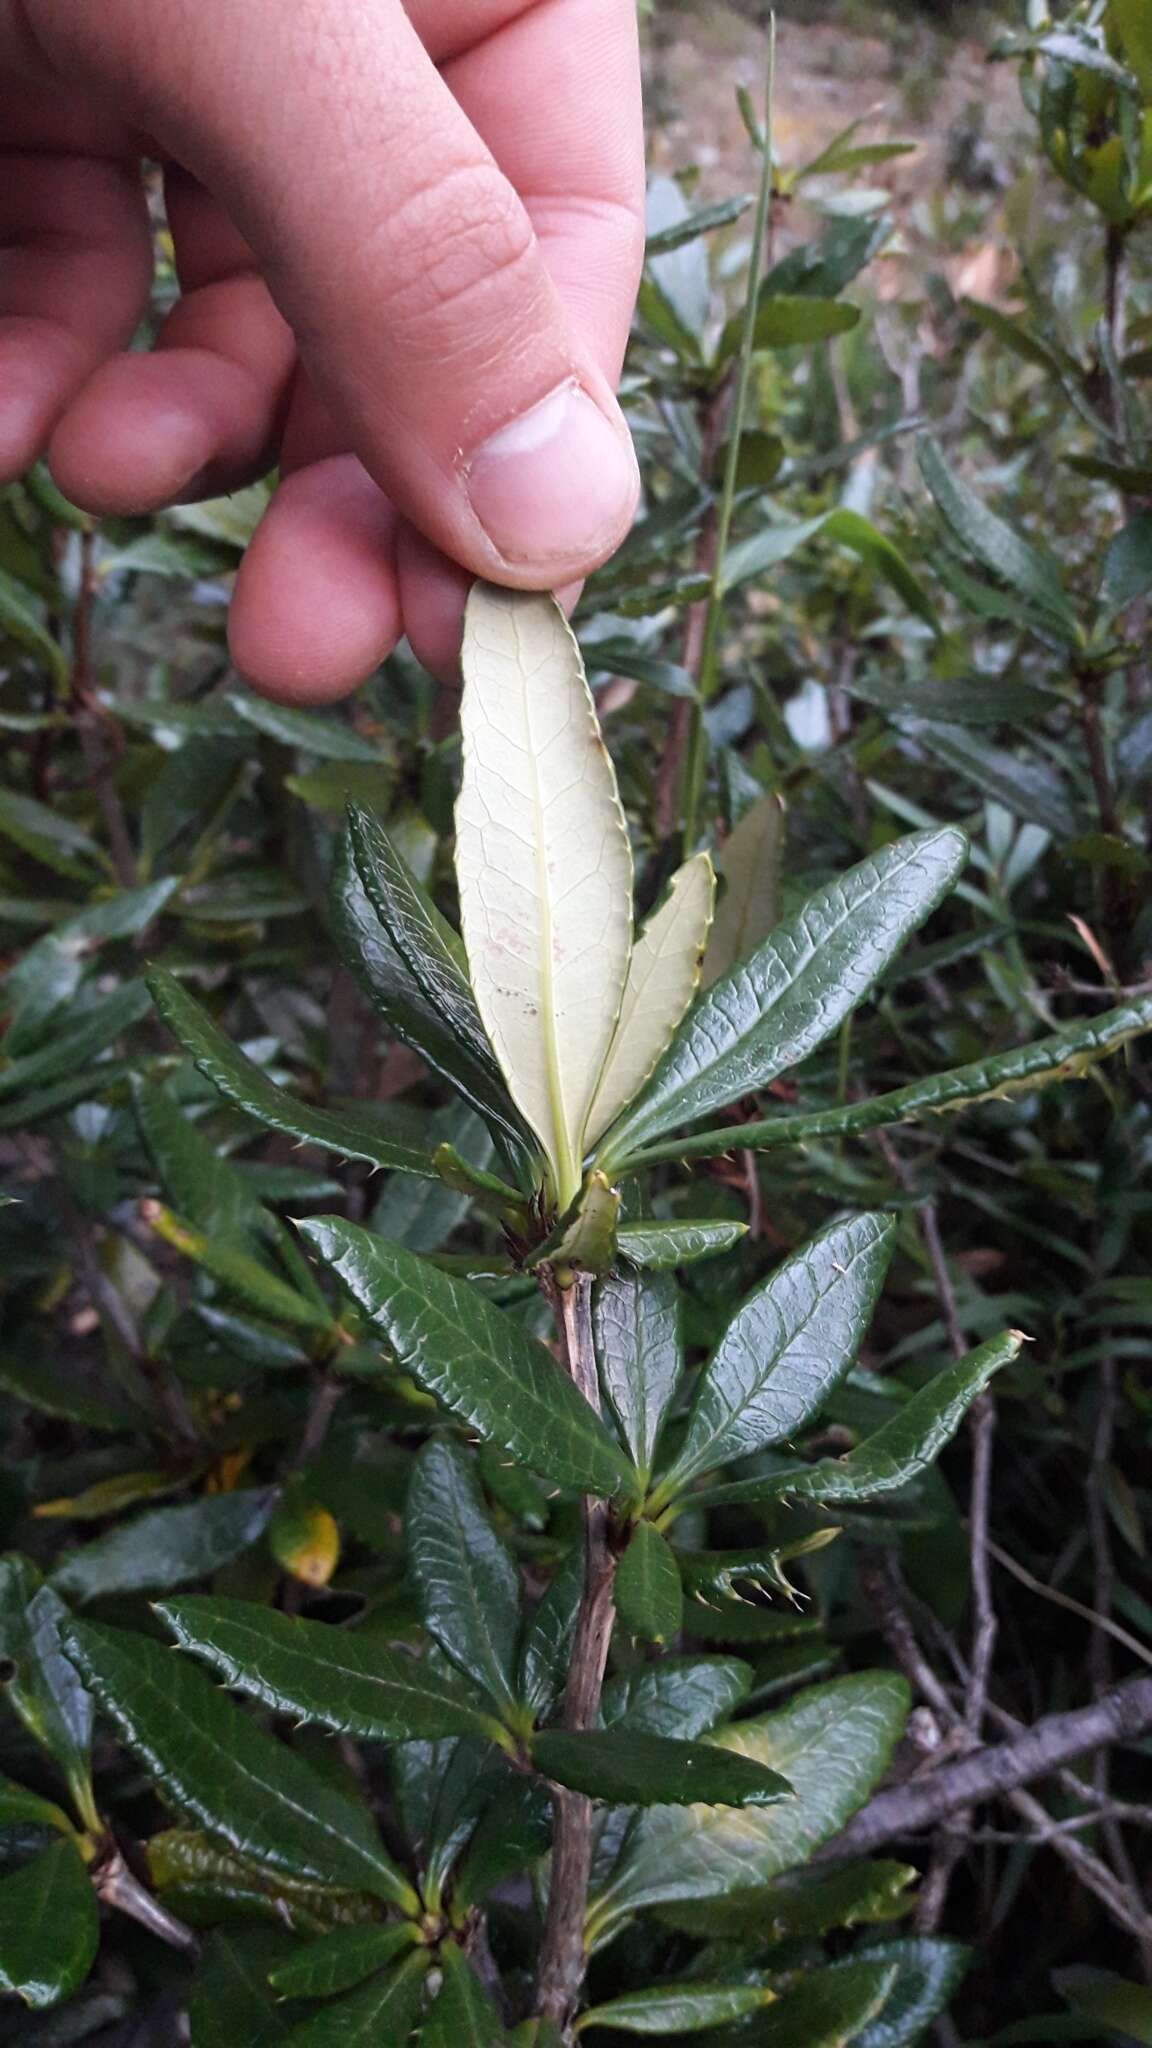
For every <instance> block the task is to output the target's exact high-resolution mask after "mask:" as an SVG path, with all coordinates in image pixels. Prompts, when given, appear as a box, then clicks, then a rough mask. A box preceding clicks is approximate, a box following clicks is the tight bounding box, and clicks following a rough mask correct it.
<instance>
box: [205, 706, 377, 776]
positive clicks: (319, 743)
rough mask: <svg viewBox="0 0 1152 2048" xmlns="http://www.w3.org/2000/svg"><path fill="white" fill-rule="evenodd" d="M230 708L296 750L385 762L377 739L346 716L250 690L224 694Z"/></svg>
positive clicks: (334, 758) (329, 758) (332, 758)
mask: <svg viewBox="0 0 1152 2048" xmlns="http://www.w3.org/2000/svg"><path fill="white" fill-rule="evenodd" d="M223 701H224V703H225V704H226V705H227V706H228V709H229V710H230V711H232V712H234V713H235V715H236V717H237V718H241V719H243V721H244V723H245V725H249V726H253V727H254V728H255V730H256V731H257V732H262V733H265V734H267V736H268V738H269V739H272V740H279V742H280V744H281V746H284V747H291V748H292V749H293V751H294V752H296V753H304V754H315V755H316V757H317V759H318V760H320V761H368V762H371V763H372V765H373V767H376V768H382V767H383V766H384V765H385V762H384V759H383V757H382V755H381V752H380V748H379V747H378V746H377V744H376V742H375V741H374V740H369V739H365V738H364V737H363V735H362V734H361V733H358V732H357V731H356V730H355V728H354V727H353V726H351V725H348V724H346V723H345V722H344V721H343V720H342V719H337V718H324V717H321V716H320V714H319V713H318V712H315V711H296V710H294V709H292V707H291V706H289V705H287V704H273V703H272V702H270V700H269V699H268V698H267V697H257V696H256V695H255V693H254V692H252V691H248V690H233V691H229V692H228V693H227V694H226V695H225V697H224V700H223Z"/></svg>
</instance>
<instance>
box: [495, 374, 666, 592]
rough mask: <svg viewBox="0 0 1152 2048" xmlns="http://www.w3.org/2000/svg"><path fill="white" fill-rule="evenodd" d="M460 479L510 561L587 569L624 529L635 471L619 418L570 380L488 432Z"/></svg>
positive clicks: (633, 497)
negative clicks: (563, 563)
mask: <svg viewBox="0 0 1152 2048" xmlns="http://www.w3.org/2000/svg"><path fill="white" fill-rule="evenodd" d="M464 483H465V488H466V489H467V492H468V497H469V500H470V502H471V505H472V510H473V511H474V513H475V514H476V517H477V519H478V520H479V521H480V524H481V526H482V527H483V528H484V531H485V533H486V534H487V535H488V538H489V540H490V541H491V542H492V545H493V546H494V547H495V548H496V549H497V550H498V551H499V553H500V554H501V555H503V557H504V559H505V561H508V562H516V563H519V564H521V565H525V564H528V563H532V562H539V563H540V564H541V565H542V566H544V565H547V564H549V563H555V562H560V561H570V562H573V563H584V564H587V565H588V566H589V567H591V566H592V564H593V563H594V562H596V561H598V560H600V559H601V558H602V557H603V556H604V555H605V554H607V553H608V551H609V549H610V548H611V547H612V546H613V545H614V544H615V542H616V541H618V540H619V539H621V538H622V536H623V534H624V532H625V531H626V529H627V526H628V523H629V521H630V519H631V517H632V513H633V510H634V509H635V504H636V497H637V493H638V490H639V475H638V472H637V468H636V457H635V455H634V454H633V452H632V443H631V441H630V439H629V437H628V433H627V430H626V428H625V427H624V426H623V423H622V422H621V424H620V425H619V426H613V425H612V423H611V421H610V420H608V419H607V418H606V417H605V415H604V414H603V413H602V412H601V410H600V407H599V406H598V405H597V404H596V402H595V400H594V399H592V398H589V396H588V394H587V392H586V391H582V390H581V388H580V386H579V384H577V383H575V382H574V381H568V382H566V383H564V384H561V385H559V386H558V387H557V389H556V390H555V391H552V392H550V393H549V395H548V397H547V398H542V399H541V400H540V403H539V404H538V405H534V406H533V407H532V408H531V410H530V411H529V412H526V413H522V414H521V416H520V418H519V419H517V420H512V421H511V423H510V424H509V425H508V426H506V427H501V428H499V430H498V431H497V432H496V433H495V434H493V435H491V436H490V438H489V439H488V440H487V441H485V442H484V443H483V444H482V445H481V447H480V448H478V449H477V451H476V453H475V455H473V456H472V458H471V460H470V461H469V462H468V463H466V465H465V467H464Z"/></svg>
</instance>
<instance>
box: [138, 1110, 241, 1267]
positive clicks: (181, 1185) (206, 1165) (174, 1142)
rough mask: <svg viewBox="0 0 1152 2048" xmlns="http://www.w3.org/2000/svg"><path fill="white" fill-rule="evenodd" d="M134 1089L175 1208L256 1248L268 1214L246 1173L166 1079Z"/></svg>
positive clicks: (201, 1224)
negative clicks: (254, 1243)
mask: <svg viewBox="0 0 1152 2048" xmlns="http://www.w3.org/2000/svg"><path fill="white" fill-rule="evenodd" d="M134 1094H135V1102H136V1116H137V1120H138V1122H139V1125H140V1130H141V1134H142V1136H143V1139H144V1142H145V1144H146V1145H147V1147H148V1150H149V1152H150V1153H151V1156H152V1160H153V1164H154V1165H155V1168H156V1172H157V1174H158V1176H159V1179H160V1184H161V1187H162V1188H163V1190H164V1193H165V1194H166V1195H167V1197H168V1199H169V1201H170V1202H171V1203H172V1205H173V1207H174V1208H175V1209H178V1210H179V1212H180V1214H181V1216H186V1217H187V1218H188V1221H189V1222H190V1223H192V1224H195V1226H196V1228H197V1229H199V1230H206V1231H210V1232H211V1233H212V1234H213V1236H217V1235H218V1236H219V1237H222V1238H225V1239H230V1240H232V1241H233V1243H236V1244H237V1245H238V1248H239V1249H241V1250H247V1249H251V1240H252V1239H254V1238H259V1237H260V1236H262V1235H264V1234H266V1231H267V1217H266V1213H265V1211H264V1209H263V1208H262V1206H261V1204H260V1202H259V1201H258V1200H257V1198H256V1196H255V1194H253V1192H252V1190H251V1189H250V1187H249V1185H248V1183H247V1182H246V1180H245V1179H244V1176H243V1174H242V1173H241V1172H240V1171H239V1169H238V1168H237V1167H235V1166H234V1165H233V1164H232V1162H231V1160H229V1159H226V1158H224V1156H223V1155H222V1154H221V1153H220V1152H218V1151H217V1150H216V1147H215V1146H214V1145H213V1144H212V1143H211V1141H210V1140H209V1139H208V1138H207V1137H206V1136H205V1134H204V1132H203V1130H202V1129H201V1128H200V1126H199V1125H198V1124H194V1123H193V1122H192V1120H191V1118H189V1117H186V1116H185V1115H184V1113H183V1111H182V1110H181V1109H180V1108H179V1106H178V1104H177V1102H176V1101H175V1099H174V1097H173V1095H172V1094H171V1092H170V1090H169V1089H167V1088H165V1087H164V1086H163V1085H162V1084H161V1083H160V1082H157V1081H141V1082H138V1083H137V1086H136V1088H135V1091H134ZM246 1240H247V1241H248V1242H246Z"/></svg>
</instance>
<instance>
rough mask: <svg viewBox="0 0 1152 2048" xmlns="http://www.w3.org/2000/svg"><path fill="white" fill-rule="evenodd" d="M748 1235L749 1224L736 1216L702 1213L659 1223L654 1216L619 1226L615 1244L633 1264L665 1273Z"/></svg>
mask: <svg viewBox="0 0 1152 2048" xmlns="http://www.w3.org/2000/svg"><path fill="white" fill-rule="evenodd" d="M747 1235H748V1225H747V1224H746V1223H739V1222H737V1221H736V1220H735V1218H729V1217H719V1216H717V1217H710V1216H702V1217H700V1218H698V1219H695V1218H694V1219H685V1220H684V1221H682V1222H678V1223H660V1222H658V1221H657V1220H656V1218H655V1217H651V1218H647V1217H645V1218H643V1219H642V1220H640V1221H638V1222H636V1223H621V1224H619V1225H618V1226H617V1230H616V1248H617V1250H618V1251H619V1253H620V1256H621V1258H622V1259H626V1260H627V1261H628V1264H629V1265H630V1266H639V1267H640V1268H641V1270H642V1271H644V1272H648V1273H665V1272H668V1271H670V1270H671V1269H672V1268H673V1267H674V1266H692V1265H695V1263H696V1261H697V1259H711V1258H715V1257H716V1256H717V1254H718V1253H720V1252H730V1251H731V1249H732V1247H733V1245H735V1244H739V1242H740V1239H741V1238H742V1237H746V1236H747Z"/></svg>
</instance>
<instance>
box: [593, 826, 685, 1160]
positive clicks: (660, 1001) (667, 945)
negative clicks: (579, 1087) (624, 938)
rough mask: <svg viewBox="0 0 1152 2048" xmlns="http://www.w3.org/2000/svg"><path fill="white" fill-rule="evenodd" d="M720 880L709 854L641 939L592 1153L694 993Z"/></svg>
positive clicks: (677, 885)
mask: <svg viewBox="0 0 1152 2048" xmlns="http://www.w3.org/2000/svg"><path fill="white" fill-rule="evenodd" d="M715 894H716V877H715V875H714V874H713V872H712V863H711V861H710V860H709V858H708V855H707V854H706V853H697V854H694V855H693V857H692V859H691V860H689V861H686V862H685V864H684V866H683V867H682V868H678V869H677V871H676V873H675V874H674V875H673V877H672V881H671V884H670V886H669V891H668V895H667V896H666V898H665V900H664V902H663V903H661V904H660V905H659V906H658V908H657V909H656V910H655V911H653V913H652V916H651V917H650V918H649V919H648V921H647V923H646V924H645V925H644V926H643V927H642V928H641V930H640V932H639V933H638V934H637V937H636V942H635V944H634V946H633V948H632V952H631V956H630V958H629V962H628V979H627V981H626V982H625V984H624V998H623V1001H622V1003H621V1005H620V1016H619V1018H618V1020H617V1024H616V1031H615V1035H614V1037H613V1039H612V1043H611V1045H610V1046H609V1049H608V1057H607V1059H606V1060H605V1062H604V1071H603V1073H602V1074H601V1076H600V1081H599V1085H598V1087H597V1089H596V1095H595V1098H594V1100H593V1103H592V1107H591V1109H590V1111H589V1113H588V1124H587V1129H586V1131H585V1134H584V1142H585V1144H586V1145H594V1144H595V1143H596V1141H597V1139H598V1138H599V1137H600V1136H601V1135H602V1133H603V1132H604V1131H606V1130H607V1129H608V1126H609V1124H611V1123H613V1122H614V1121H615V1119H616V1117H617V1116H619V1114H620V1112H621V1110H623V1109H627V1107H628V1104H629V1103H630V1102H631V1101H632V1099H633V1097H634V1096H636V1095H637V1094H638V1093H639V1091H640V1089H641V1088H642V1087H643V1085H644V1083H645V1081H646V1080H647V1079H648V1076H649V1074H650V1073H651V1072H652V1069H653V1067H654V1066H655V1065H656V1062H657V1060H658V1059H659V1058H660V1055H661V1053H663V1052H664V1050H665V1048H666V1047H667V1045H668V1043H669V1041H670V1040H671V1038H672V1036H673V1034H674V1032H675V1031H676V1028H677V1026H678V1025H679V1023H680V1021H681V1019H682V1017H683V1015H684V1012H685V1010H686V1009H687V1008H688V1005H689V1003H690V1002H691V1000H692V997H693V994H694V993H695V989H696V984H697V982H698V981H699V979H700V963H701V961H702V959H703V957H704V948H705V946H706V944H707V942H708V930H709V926H710V925H711V923H712V905H713V901H714V899H715Z"/></svg>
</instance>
